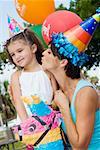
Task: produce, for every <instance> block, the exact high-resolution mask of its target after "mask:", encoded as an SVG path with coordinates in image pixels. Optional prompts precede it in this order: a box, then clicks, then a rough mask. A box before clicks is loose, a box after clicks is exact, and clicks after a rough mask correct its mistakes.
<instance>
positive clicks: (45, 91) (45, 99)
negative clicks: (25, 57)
mask: <svg viewBox="0 0 100 150" xmlns="http://www.w3.org/2000/svg"><path fill="white" fill-rule="evenodd" d="M19 83H20V87H21V92H22V96H21V99H22V100H23V103H24V105H25V108H26V111H27V113H28V115H29V119H27V120H26V121H25V122H24V124H22V125H21V128H22V131H23V133H25V135H24V136H23V143H25V144H26V145H28V144H30V145H34V143H36V142H37V140H38V139H39V138H40V137H41V135H42V134H44V132H45V131H47V130H48V129H49V127H50V130H49V131H48V132H47V134H46V135H45V136H44V137H43V139H42V140H41V141H40V142H39V144H37V145H36V146H35V147H34V149H35V150H51V149H56V150H64V146H63V141H62V137H61V133H60V124H61V121H60V118H61V114H60V113H58V112H56V111H54V110H53V109H52V108H51V107H49V105H47V104H50V103H51V101H52V98H53V89H52V86H51V83H50V79H49V78H48V76H47V74H46V73H45V72H44V71H43V70H39V71H36V72H25V71H22V72H21V75H20V77H19ZM32 115H33V116H35V117H30V116H32ZM41 122H42V123H41ZM19 123H21V121H20V119H19V117H18V116H17V124H19ZM30 123H31V124H32V128H30ZM43 123H46V125H42V124H43ZM50 124H51V125H50ZM33 127H34V131H33ZM26 128H27V129H26ZM28 129H29V130H28ZM15 132H16V131H15ZM16 133H17V132H16ZM29 149H30V148H29Z"/></svg>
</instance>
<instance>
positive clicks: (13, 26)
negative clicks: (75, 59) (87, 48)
mask: <svg viewBox="0 0 100 150" xmlns="http://www.w3.org/2000/svg"><path fill="white" fill-rule="evenodd" d="M8 28H9V36H10V37H12V36H13V35H15V34H17V33H19V32H21V31H22V30H24V28H23V27H22V26H21V25H20V24H19V23H18V22H17V21H16V20H15V19H14V18H12V17H10V16H9V15H8Z"/></svg>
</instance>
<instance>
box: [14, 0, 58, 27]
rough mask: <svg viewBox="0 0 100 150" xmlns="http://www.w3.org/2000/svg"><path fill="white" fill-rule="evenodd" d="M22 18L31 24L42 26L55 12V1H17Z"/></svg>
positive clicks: (17, 8)
mask: <svg viewBox="0 0 100 150" xmlns="http://www.w3.org/2000/svg"><path fill="white" fill-rule="evenodd" d="M15 6H16V10H17V12H18V14H19V15H20V17H21V18H23V19H24V20H26V21H27V22H29V23H31V24H42V23H43V21H44V20H45V18H46V17H47V16H48V15H49V14H51V13H52V12H54V11H55V6H54V0H15Z"/></svg>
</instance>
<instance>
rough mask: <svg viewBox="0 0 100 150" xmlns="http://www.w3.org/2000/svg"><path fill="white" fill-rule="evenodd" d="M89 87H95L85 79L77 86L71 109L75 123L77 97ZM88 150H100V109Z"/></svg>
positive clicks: (96, 114)
mask: <svg viewBox="0 0 100 150" xmlns="http://www.w3.org/2000/svg"><path fill="white" fill-rule="evenodd" d="M89 86H90V87H93V88H94V86H93V85H92V84H91V83H90V82H88V81H86V80H83V79H81V80H80V81H79V82H78V84H77V86H76V89H75V92H74V95H73V98H72V102H71V107H70V111H71V116H72V119H73V121H74V123H75V122H76V116H77V114H76V110H75V99H76V95H77V93H78V92H79V90H80V89H82V88H84V87H89ZM88 150H100V109H98V110H97V111H96V112H95V123H94V131H93V134H92V138H91V141H90V144H89V145H88Z"/></svg>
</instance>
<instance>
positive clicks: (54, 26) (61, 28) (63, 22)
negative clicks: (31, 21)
mask: <svg viewBox="0 0 100 150" xmlns="http://www.w3.org/2000/svg"><path fill="white" fill-rule="evenodd" d="M81 22H82V19H81V18H80V17H79V16H78V15H76V14H75V13H73V12H70V11H66V10H59V11H56V12H54V13H52V14H50V15H49V16H48V17H47V18H46V19H45V21H44V22H43V26H42V35H43V38H44V40H45V42H46V43H49V42H50V41H51V35H52V33H58V32H65V31H67V30H69V29H71V28H72V27H74V26H76V25H78V24H80V23H81Z"/></svg>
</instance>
